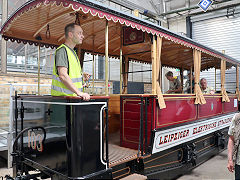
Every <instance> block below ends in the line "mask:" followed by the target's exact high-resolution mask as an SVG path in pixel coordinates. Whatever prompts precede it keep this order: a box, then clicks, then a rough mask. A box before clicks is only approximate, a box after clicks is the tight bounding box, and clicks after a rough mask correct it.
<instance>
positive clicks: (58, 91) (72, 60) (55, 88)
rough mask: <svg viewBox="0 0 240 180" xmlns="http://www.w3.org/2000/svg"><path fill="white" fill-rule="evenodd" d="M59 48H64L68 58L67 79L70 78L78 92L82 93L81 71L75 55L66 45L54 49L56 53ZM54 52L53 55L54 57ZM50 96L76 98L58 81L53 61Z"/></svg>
mask: <svg viewBox="0 0 240 180" xmlns="http://www.w3.org/2000/svg"><path fill="white" fill-rule="evenodd" d="M61 47H64V48H65V49H66V51H67V56H68V62H69V63H68V74H69V77H70V78H71V80H72V82H73V84H74V85H75V86H76V87H77V88H78V89H79V91H81V92H82V91H83V86H82V81H83V79H82V69H81V66H80V62H79V59H78V57H77V54H76V53H75V52H74V53H73V52H72V50H71V49H69V47H67V46H66V45H64V44H62V45H61V46H59V47H58V48H57V49H56V52H57V50H58V49H60V48H61ZM56 52H55V55H56ZM51 95H52V96H77V95H76V94H75V93H73V92H72V91H70V90H69V89H68V88H67V87H66V86H65V85H64V84H63V83H62V82H61V80H60V78H59V76H58V74H57V67H56V66H55V61H54V66H53V77H52V87H51Z"/></svg>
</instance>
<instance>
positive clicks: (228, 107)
mask: <svg viewBox="0 0 240 180" xmlns="http://www.w3.org/2000/svg"><path fill="white" fill-rule="evenodd" d="M229 99H230V102H224V103H223V112H224V113H229V112H234V111H237V110H238V101H237V96H229ZM234 101H235V103H234Z"/></svg>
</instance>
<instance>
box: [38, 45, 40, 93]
mask: <svg viewBox="0 0 240 180" xmlns="http://www.w3.org/2000/svg"><path fill="white" fill-rule="evenodd" d="M38 95H40V46H38Z"/></svg>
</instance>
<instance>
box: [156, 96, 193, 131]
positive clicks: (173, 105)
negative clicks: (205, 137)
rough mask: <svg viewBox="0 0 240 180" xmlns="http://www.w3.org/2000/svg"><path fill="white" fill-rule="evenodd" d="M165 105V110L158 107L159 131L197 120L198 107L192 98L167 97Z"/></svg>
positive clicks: (157, 125) (157, 123) (157, 126)
mask: <svg viewBox="0 0 240 180" xmlns="http://www.w3.org/2000/svg"><path fill="white" fill-rule="evenodd" d="M165 103H166V108H165V109H159V107H156V128H157V129H158V128H162V127H166V126H171V125H176V124H179V123H184V122H189V121H194V120H196V119H197V106H196V105H195V104H194V98H191V96H185V97H181V98H179V99H178V98H173V96H170V97H165Z"/></svg>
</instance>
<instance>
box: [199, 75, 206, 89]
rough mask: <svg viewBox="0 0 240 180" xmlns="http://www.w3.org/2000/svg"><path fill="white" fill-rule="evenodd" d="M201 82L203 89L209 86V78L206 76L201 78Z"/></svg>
mask: <svg viewBox="0 0 240 180" xmlns="http://www.w3.org/2000/svg"><path fill="white" fill-rule="evenodd" d="M200 84H201V87H202V89H203V90H205V89H206V88H207V80H206V79H205V78H202V79H201V80H200Z"/></svg>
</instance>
